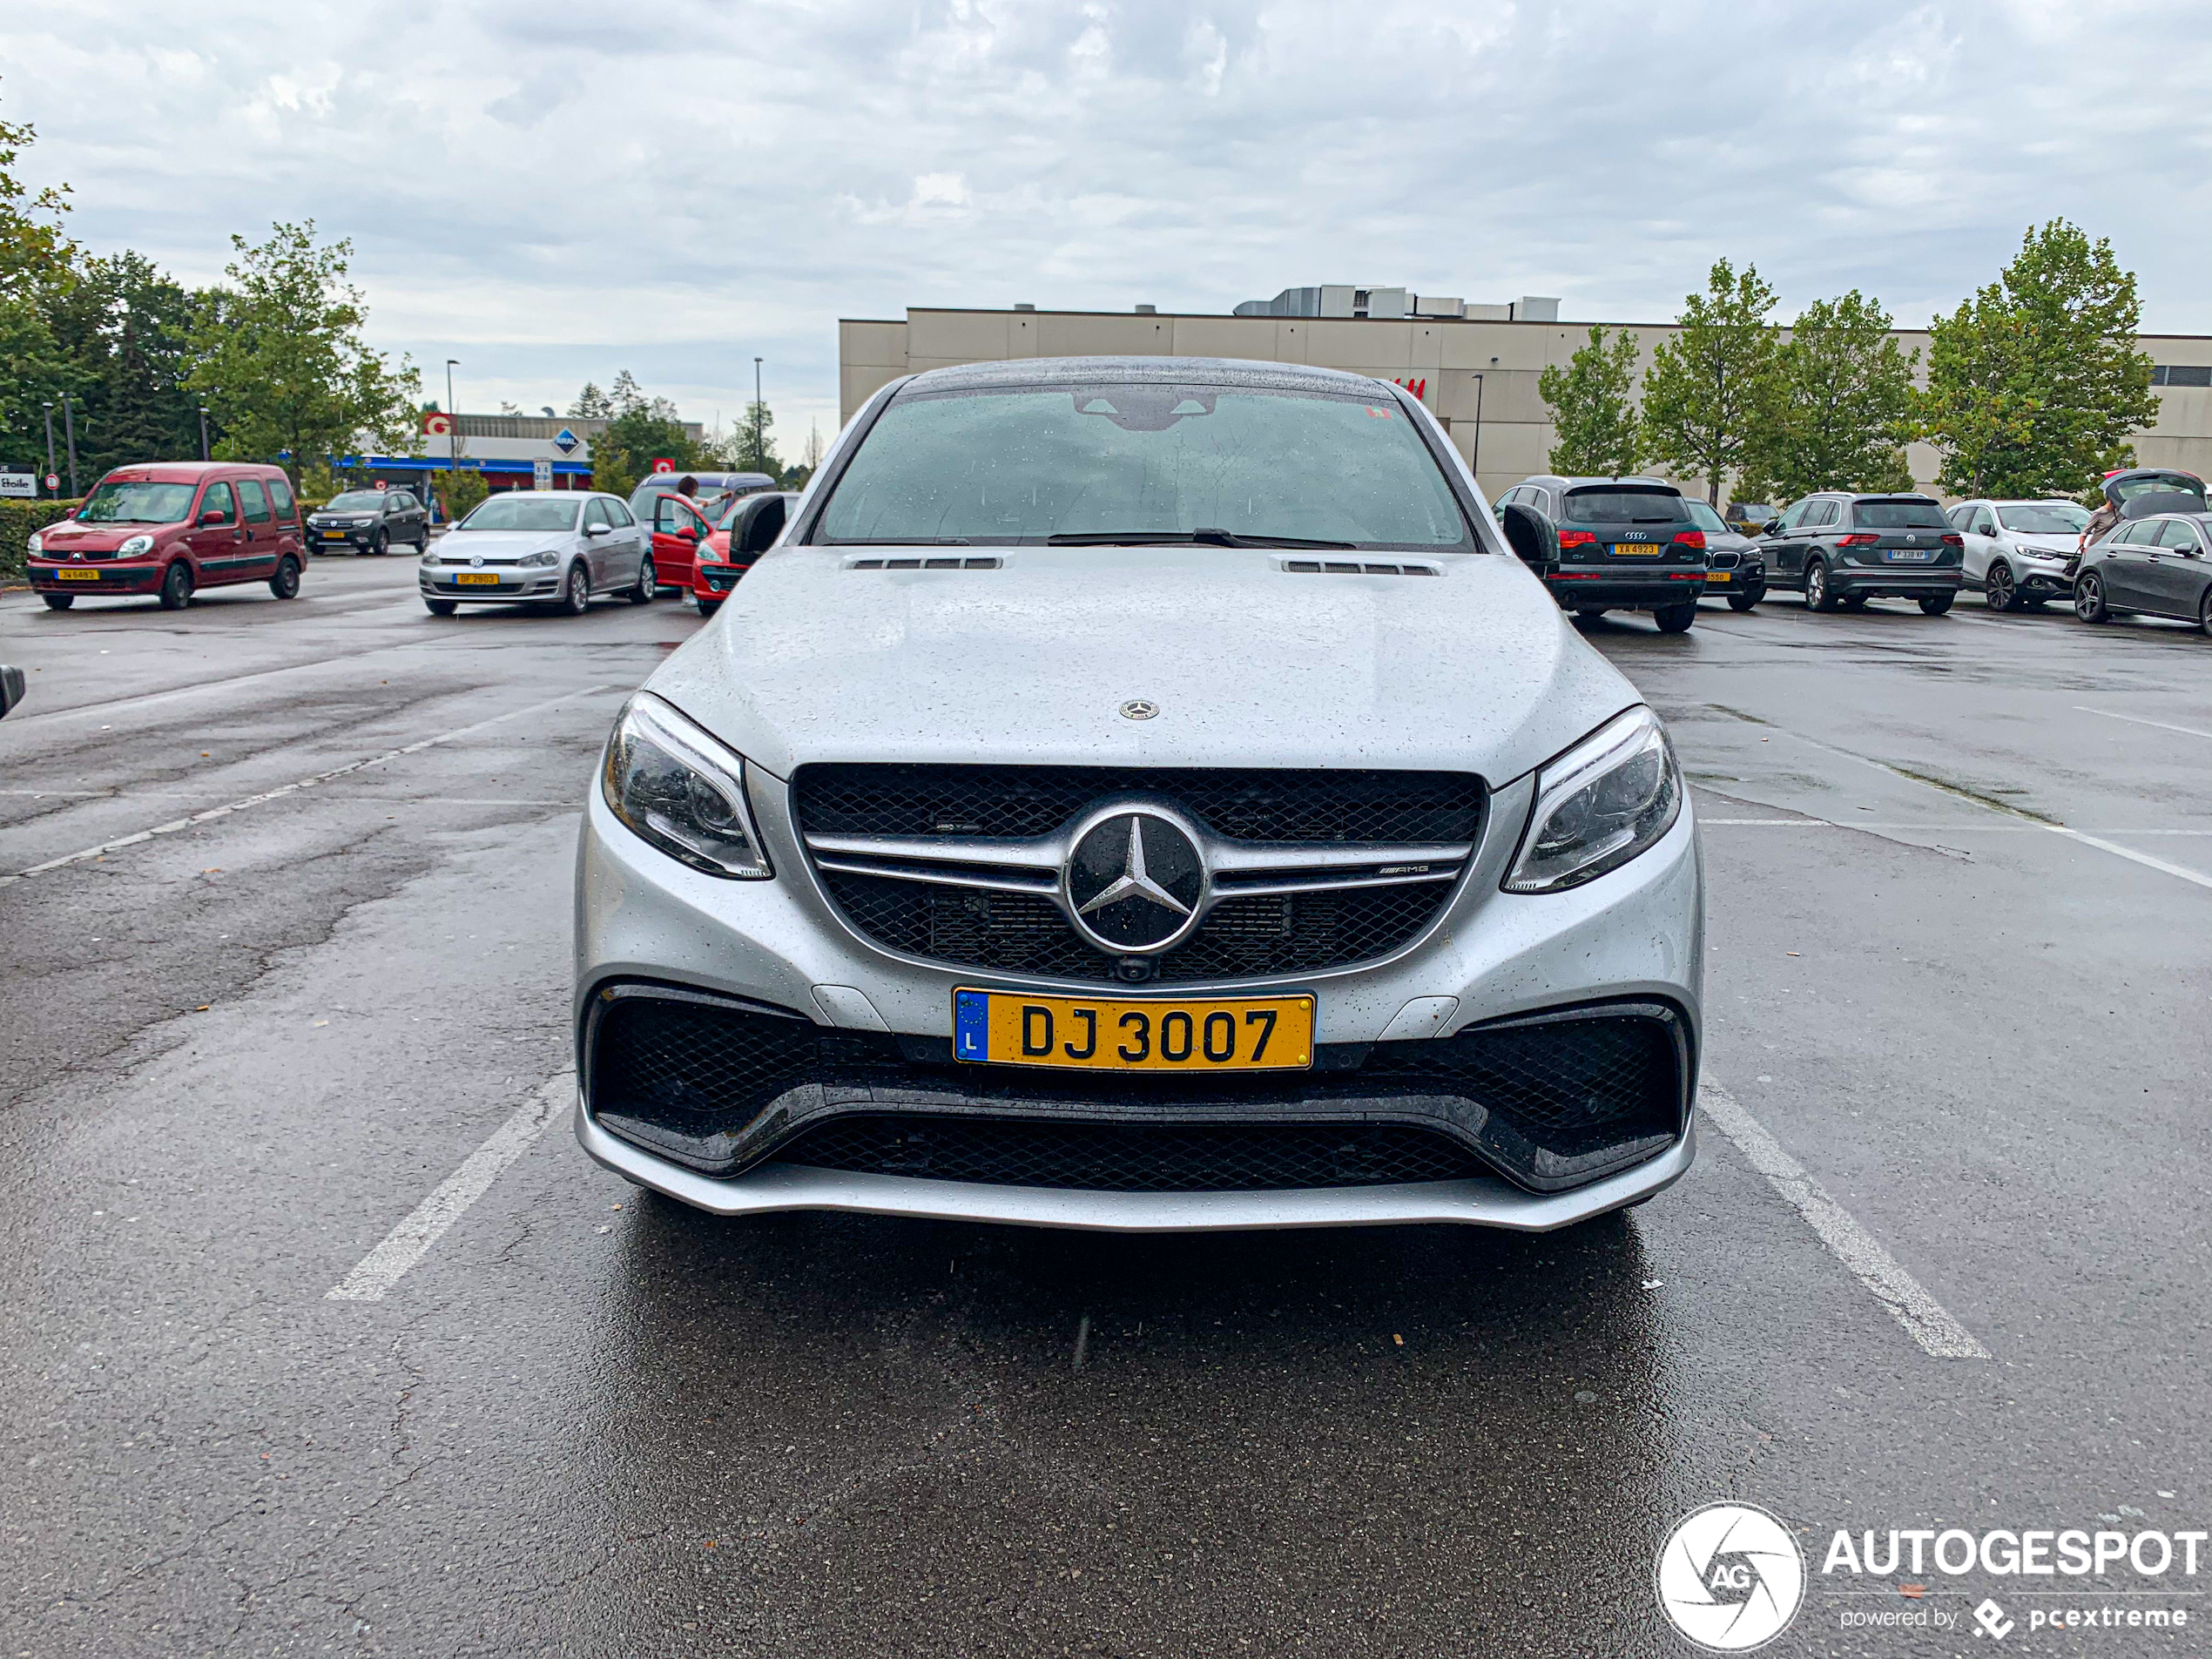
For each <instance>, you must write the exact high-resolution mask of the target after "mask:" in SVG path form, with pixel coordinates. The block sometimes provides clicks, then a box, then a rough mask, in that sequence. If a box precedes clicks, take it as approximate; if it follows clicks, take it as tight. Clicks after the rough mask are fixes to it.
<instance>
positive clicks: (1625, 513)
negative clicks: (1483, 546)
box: [1498, 475, 1705, 634]
mask: <svg viewBox="0 0 2212 1659" xmlns="http://www.w3.org/2000/svg"><path fill="white" fill-rule="evenodd" d="M1498 505H1499V506H1500V507H1501V508H1507V507H1527V508H1529V509H1532V510H1533V511H1535V512H1538V513H1541V514H1542V515H1543V516H1544V517H1546V518H1547V519H1548V520H1550V522H1551V523H1552V525H1553V527H1554V529H1556V530H1557V531H1558V532H1559V552H1558V555H1557V557H1556V560H1555V561H1554V563H1551V564H1550V565H1549V566H1548V568H1546V569H1545V570H1541V571H1540V572H1539V574H1540V575H1541V576H1542V577H1543V578H1544V585H1545V586H1546V587H1548V588H1549V589H1550V590H1551V592H1552V597H1554V598H1555V599H1557V600H1558V601H1559V603H1560V606H1561V609H1563V610H1572V611H1574V612H1575V614H1576V615H1578V616H1583V617H1602V616H1603V615H1604V614H1605V613H1606V612H1607V611H1608V610H1649V612H1650V613H1651V618H1652V620H1653V621H1654V622H1656V623H1657V624H1659V628H1660V631H1662V633H1669V634H1678V633H1681V632H1682V631H1683V630H1684V629H1686V628H1688V627H1689V625H1690V624H1692V623H1693V622H1695V621H1696V620H1697V600H1698V597H1699V596H1700V595H1702V594H1703V592H1704V591H1705V532H1704V531H1703V530H1702V529H1698V527H1697V523H1696V520H1695V519H1693V518H1692V517H1691V516H1690V514H1689V503H1688V502H1685V501H1684V500H1683V494H1682V491H1680V490H1679V489H1676V488H1675V487H1674V486H1673V485H1672V484H1663V483H1661V482H1659V481H1658V480H1657V479H1656V478H1562V477H1559V476H1557V475H1541V476H1538V477H1534V478H1530V479H1527V480H1525V481H1523V482H1521V483H1518V484H1515V485H1514V487H1513V488H1512V489H1508V490H1507V491H1506V493H1505V494H1504V495H1502V496H1499V497H1498Z"/></svg>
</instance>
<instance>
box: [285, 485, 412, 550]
mask: <svg viewBox="0 0 2212 1659" xmlns="http://www.w3.org/2000/svg"><path fill="white" fill-rule="evenodd" d="M429 545H430V515H429V513H428V510H427V509H425V508H424V507H423V505H422V503H421V502H420V501H417V500H416V499H415V496H414V495H413V494H412V493H411V492H410V491H408V490H404V489H349V490H347V491H346V493H345V494H344V495H342V496H332V497H331V498H330V499H329V500H328V501H327V502H324V503H323V504H322V505H321V506H320V507H319V508H317V509H315V510H314V512H312V513H310V514H308V515H307V550H308V551H309V552H310V553H335V552H337V551H339V550H341V548H351V549H352V550H354V552H356V553H381V552H383V551H385V550H387V549H388V548H391V547H411V548H414V549H415V550H417V551H418V552H419V551H421V550H422V549H424V548H426V547H428V546H429Z"/></svg>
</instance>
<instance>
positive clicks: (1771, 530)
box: [1759, 518, 1782, 536]
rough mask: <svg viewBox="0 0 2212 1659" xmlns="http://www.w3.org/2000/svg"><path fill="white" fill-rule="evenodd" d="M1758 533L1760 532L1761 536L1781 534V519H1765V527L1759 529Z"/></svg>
mask: <svg viewBox="0 0 2212 1659" xmlns="http://www.w3.org/2000/svg"><path fill="white" fill-rule="evenodd" d="M1759 534H1760V535H1762V536H1779V535H1781V534H1782V521H1781V520H1780V519H1778V518H1770V519H1769V520H1767V522H1766V528H1765V529H1763V530H1761V531H1760V532H1759Z"/></svg>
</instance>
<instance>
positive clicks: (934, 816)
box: [792, 765, 1486, 984]
mask: <svg viewBox="0 0 2212 1659" xmlns="http://www.w3.org/2000/svg"><path fill="white" fill-rule="evenodd" d="M1126 794H1150V795H1156V796H1159V797H1163V798H1164V799H1170V800H1172V801H1173V802H1174V803H1175V804H1176V805H1177V806H1178V807H1180V808H1181V809H1182V810H1183V811H1184V812H1186V813H1189V814H1190V816H1191V817H1192V818H1194V819H1197V820H1198V821H1199V822H1200V823H1201V824H1203V825H1204V826H1205V827H1206V828H1207V829H1209V830H1211V832H1212V833H1215V834H1216V835H1218V836H1221V837H1223V838H1224V839H1225V840H1237V841H1259V842H1270V841H1271V842H1298V843H1308V844H1311V843H1315V842H1336V843H1361V844H1366V845H1372V846H1384V847H1387V846H1393V845H1398V846H1408V845H1418V844H1424V843H1426V844H1437V843H1443V844H1447V845H1448V844H1459V843H1467V842H1473V841H1474V840H1477V839H1478V838H1479V837H1480V834H1481V831H1482V815H1483V810H1484V806H1485V800H1486V797H1485V794H1484V790H1483V786H1482V781H1481V779H1479V778H1474V777H1471V776H1466V775H1463V774H1460V773H1456V772H1357V771H1348V772H1268V771H1252V770H1244V771H1233V770H1218V769H1208V770H1196V769H1188V768H1175V767H1092V766H957V765H944V766H930V765H816V766H802V767H801V768H800V769H799V772H798V774H797V776H796V778H795V779H794V781H793V784H792V805H793V810H794V812H795V813H796V814H797V817H798V821H799V828H800V830H801V831H802V832H803V833H807V834H812V835H900V836H918V837H925V838H926V837H930V836H947V837H954V836H959V837H967V836H1006V837H1028V836H1039V835H1048V834H1051V833H1054V832H1055V831H1058V830H1061V829H1062V828H1064V827H1065V826H1067V825H1068V823H1069V820H1070V819H1074V818H1076V816H1077V815H1079V814H1080V813H1082V812H1084V811H1085V810H1086V809H1088V808H1089V807H1091V806H1096V804H1097V803H1098V802H1099V801H1101V800H1103V799H1109V798H1111V797H1114V796H1116V795H1126ZM821 877H822V885H823V887H824V888H825V889H826V892H827V893H828V894H829V896H830V898H831V900H833V902H834V903H835V904H836V905H837V907H838V908H839V909H840V911H842V912H843V914H844V915H845V917H846V921H849V922H851V923H852V925H853V927H854V928H855V929H856V930H857V931H858V932H859V933H860V934H861V935H862V936H863V937H864V938H867V939H872V940H873V941H876V942H877V943H878V944H881V945H884V946H887V947H888V948H891V949H893V950H897V951H901V952H904V953H905V954H908V955H911V956H920V957H924V958H927V959H928V960H930V961H941V962H949V963H952V964H954V966H957V967H961V968H983V969H989V970H993V971H996V972H1000V973H1007V974H1032V975H1035V976H1038V977H1041V978H1048V979H1081V980H1109V979H1111V978H1113V977H1114V961H1115V959H1114V958H1113V957H1111V956H1109V955H1108V954H1105V953H1103V952H1102V951H1100V950H1098V949H1096V948H1094V947H1093V946H1091V945H1090V944H1089V943H1088V942H1086V941H1084V940H1083V939H1082V937H1081V936H1080V935H1079V934H1076V931H1075V930H1074V928H1072V927H1069V924H1068V921H1067V919H1066V918H1065V917H1064V916H1063V915H1062V914H1061V913H1060V910H1059V908H1058V907H1056V906H1055V904H1054V903H1053V902H1052V900H1050V899H1049V897H1046V896H1045V895H1043V894H1019V893H1001V892H988V891H981V890H977V889H974V888H968V887H956V886H954V885H952V884H950V883H945V884H934V883H931V882H927V881H913V880H893V879H890V878H887V877H881V876H871V875H861V874H856V873H851V872H847V871H836V870H825V871H822V872H821ZM1451 891H1452V884H1451V883H1450V882H1448V881H1433V882H1419V883H1413V884H1409V885H1406V886H1403V887H1367V888H1338V889H1334V890H1316V891H1313V892H1310V893H1299V894H1278V895H1272V896H1269V897H1237V896H1233V895H1232V896H1231V897H1228V898H1224V899H1223V900H1221V901H1220V902H1219V903H1218V904H1217V905H1216V906H1215V907H1214V908H1213V910H1212V911H1211V913H1210V914H1208V916H1207V918H1206V921H1205V922H1204V925H1203V926H1201V927H1199V928H1198V929H1197V931H1196V932H1195V933H1193V934H1191V936H1190V938H1189V939H1188V940H1186V941H1184V943H1183V944H1181V945H1179V946H1177V948H1175V949H1174V950H1172V951H1169V952H1166V953H1164V954H1162V955H1161V956H1159V957H1158V958H1157V959H1156V960H1157V968H1156V975H1157V979H1158V980H1159V981H1162V982H1163V983H1178V982H1180V983H1186V984H1187V983H1194V982H1198V981H1211V980H1224V979H1246V978H1252V979H1258V978H1268V977H1279V976H1281V975H1284V974H1304V973H1312V972H1317V971H1318V970H1321V969H1324V968H1342V967H1346V966H1348V965H1350V964H1352V963H1354V962H1362V961H1372V960H1374V959H1375V958H1377V957H1379V956H1386V955H1388V954H1390V953H1391V952H1393V951H1394V950H1397V949H1399V948H1401V947H1403V946H1405V945H1406V944H1408V943H1410V942H1411V941H1413V939H1414V938H1415V937H1416V936H1418V935H1419V934H1420V932H1421V930H1422V929H1423V928H1424V927H1427V925H1428V924H1429V923H1430V922H1431V921H1433V920H1434V919H1435V917H1436V915H1437V913H1438V912H1439V911H1440V909H1442V907H1443V906H1444V903H1445V901H1446V900H1447V899H1448V898H1449V897H1450V894H1451Z"/></svg>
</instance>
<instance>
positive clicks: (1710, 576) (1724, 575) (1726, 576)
mask: <svg viewBox="0 0 2212 1659" xmlns="http://www.w3.org/2000/svg"><path fill="white" fill-rule="evenodd" d="M1734 579H1735V578H1734V577H1732V576H1731V575H1730V573H1729V572H1728V571H1726V570H1708V571H1706V572H1705V580H1706V581H1708V582H1730V581H1733V580H1734Z"/></svg>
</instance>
